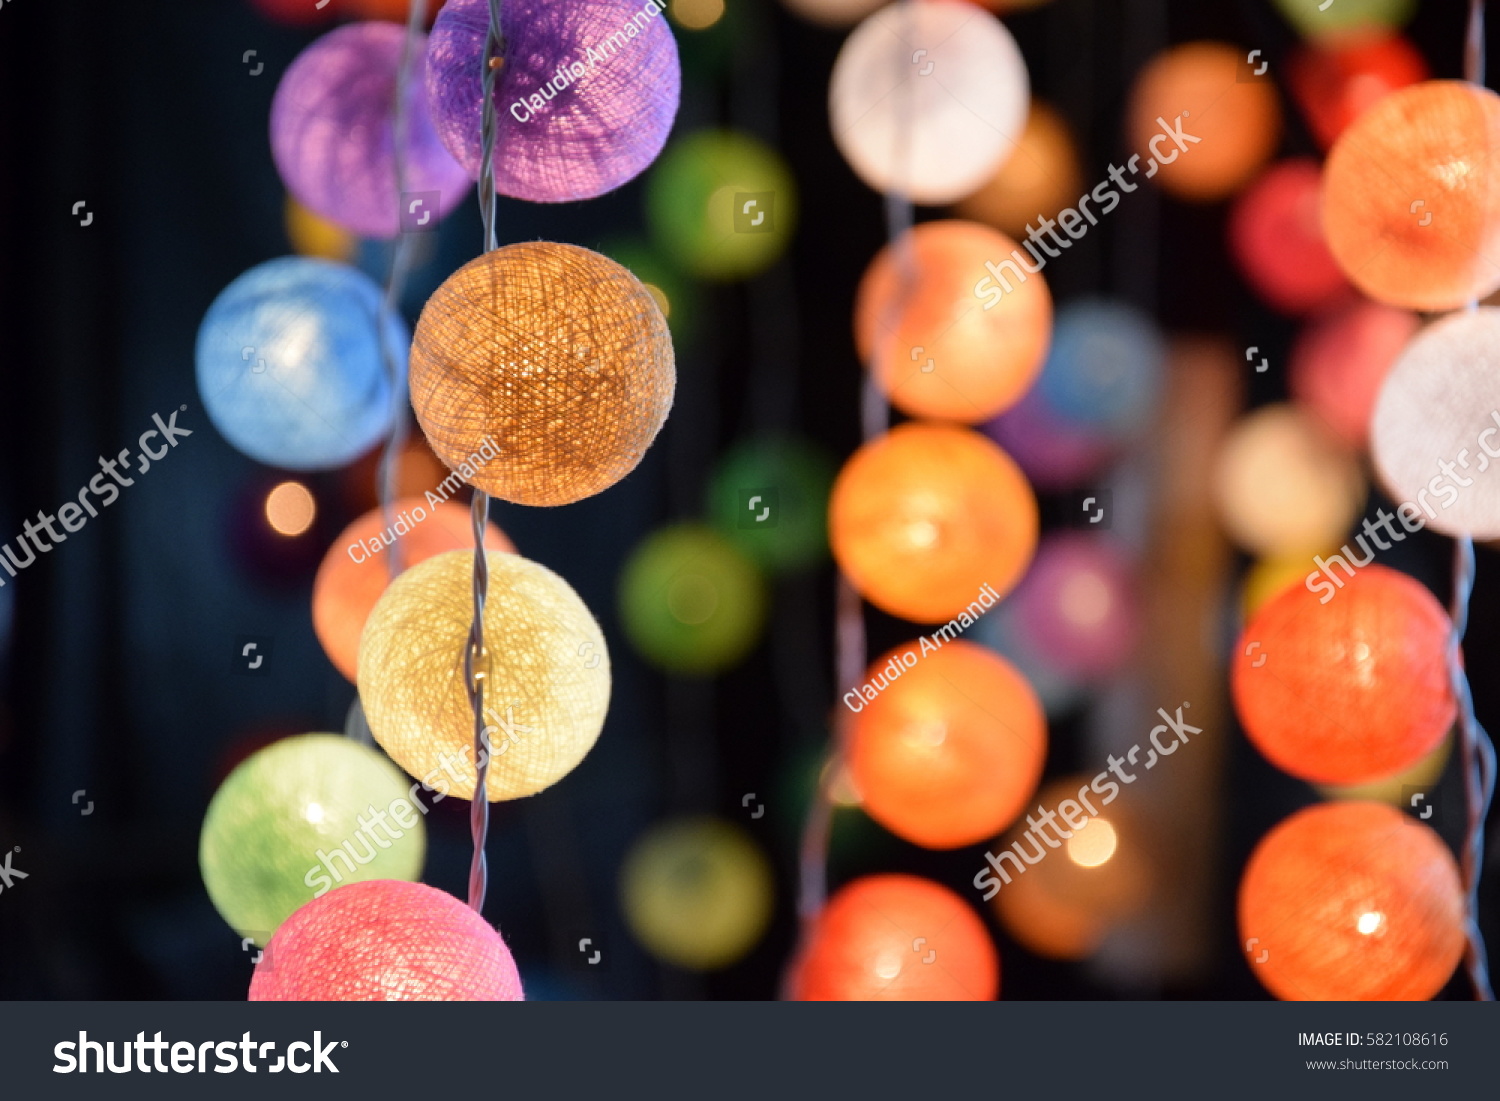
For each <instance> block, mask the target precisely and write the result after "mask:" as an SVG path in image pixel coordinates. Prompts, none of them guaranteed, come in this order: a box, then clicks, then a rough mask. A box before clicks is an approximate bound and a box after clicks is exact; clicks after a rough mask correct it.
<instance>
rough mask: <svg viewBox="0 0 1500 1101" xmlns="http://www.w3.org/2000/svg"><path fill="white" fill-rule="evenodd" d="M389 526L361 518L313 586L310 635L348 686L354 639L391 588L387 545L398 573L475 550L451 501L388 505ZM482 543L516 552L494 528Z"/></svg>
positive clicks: (463, 510) (353, 670)
mask: <svg viewBox="0 0 1500 1101" xmlns="http://www.w3.org/2000/svg"><path fill="white" fill-rule="evenodd" d="M390 525H391V526H389V527H388V526H387V523H386V518H385V514H384V512H383V511H382V510H381V509H378V508H377V509H375V510H373V511H371V512H367V513H365V514H364V515H363V516H361V517H360V518H359V519H358V520H356V521H354V523H352V524H350V525H349V526H348V527H347V528H345V529H344V530H343V531H342V532H340V533H339V537H338V538H337V539H335V540H334V541H333V545H332V546H331V547H329V548H328V553H327V554H326V555H324V557H323V564H322V565H320V566H319V567H318V576H317V578H316V579H315V580H314V581H313V595H312V617H313V630H314V631H315V632H316V633H317V636H318V641H319V642H320V643H322V644H323V652H324V653H326V654H327V655H328V660H329V661H331V662H333V664H334V666H335V668H337V669H338V671H339V672H340V673H342V674H344V676H345V677H347V678H348V679H349V680H350V681H353V680H355V678H356V677H357V675H358V671H359V637H360V635H361V634H362V633H363V631H364V629H365V620H367V619H369V618H370V609H371V608H373V607H375V602H376V601H377V600H379V599H380V595H381V594H382V593H383V592H385V589H386V586H387V585H389V584H390V580H391V572H390V570H391V568H390V553H391V552H390V550H389V547H390V546H391V544H392V543H396V544H398V545H399V558H400V562H401V568H402V569H406V568H408V567H410V566H415V565H416V564H417V563H418V562H425V561H426V560H427V559H429V558H431V557H432V556H433V555H435V554H443V553H444V552H446V551H451V550H464V549H465V548H471V547H473V545H474V535H473V528H472V526H471V525H470V522H469V509H468V506H466V505H460V504H455V503H454V502H452V501H441V502H438V503H436V504H434V503H432V502H430V501H427V500H425V499H424V498H422V497H408V498H404V499H402V500H399V501H396V502H394V503H393V504H392V505H391V521H390ZM484 542H485V546H486V547H488V548H489V549H490V550H498V551H514V550H515V547H513V546H511V543H510V540H509V539H507V538H506V537H505V536H504V535H502V534H501V533H500V529H499V528H497V527H496V526H495V525H494V524H490V525H488V529H487V531H486V533H485V540H484Z"/></svg>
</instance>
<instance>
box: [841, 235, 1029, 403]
mask: <svg viewBox="0 0 1500 1101" xmlns="http://www.w3.org/2000/svg"><path fill="white" fill-rule="evenodd" d="M904 248H909V249H910V250H911V252H910V256H911V263H912V268H913V270H912V271H911V274H910V277H909V280H910V281H909V282H908V279H907V277H905V276H904V274H903V270H902V264H903V263H904V259H903V251H902V250H903V249H904ZM1016 248H1017V245H1016V243H1015V242H1014V241H1012V240H1011V239H1010V238H1009V237H1006V236H1005V235H1004V234H1003V233H1000V232H998V231H996V230H993V229H990V228H988V227H987V226H981V225H979V224H977V223H975V222H961V221H944V222H927V223H924V224H923V225H920V226H917V227H916V228H915V229H912V230H909V231H908V233H907V235H906V236H905V237H904V239H902V240H898V241H896V242H895V243H894V244H891V245H888V246H886V247H885V248H884V249H882V250H881V251H880V253H879V254H878V255H877V256H876V257H875V259H874V261H873V262H872V263H871V264H870V266H869V268H868V269H867V270H866V271H865V275H864V278H863V279H862V280H861V281H860V285H859V292H858V295H857V296H856V298H855V305H854V339H855V343H856V344H857V345H858V348H859V355H860V358H861V359H862V360H864V362H865V363H866V364H868V365H869V366H870V368H871V370H872V371H873V372H874V377H875V381H876V382H877V383H878V384H879V386H880V388H881V390H882V391H884V392H885V393H886V394H887V395H889V397H890V399H891V402H892V403H893V404H894V405H895V406H896V407H897V408H898V409H900V410H901V411H902V412H905V413H909V414H910V415H912V416H914V417H931V418H934V419H939V420H955V421H962V422H964V423H965V424H976V423H978V422H980V421H986V420H989V419H990V418H991V417H993V416H995V415H996V414H997V413H1000V412H1002V411H1004V410H1005V409H1008V408H1010V406H1012V405H1014V404H1015V403H1016V402H1017V401H1018V400H1019V399H1020V397H1021V395H1022V394H1023V393H1025V392H1026V390H1027V388H1028V387H1030V385H1031V384H1032V382H1033V381H1034V380H1035V379H1036V376H1037V374H1038V373H1039V372H1040V371H1041V369H1042V362H1043V360H1044V359H1045V358H1046V355H1047V343H1048V340H1049V338H1050V336H1051V330H1052V295H1051V293H1050V292H1049V291H1048V290H1047V284H1046V281H1045V280H1044V279H1043V278H1042V275H1041V272H1039V271H1038V272H1036V273H1034V274H1026V273H1025V272H1024V271H1018V272H1017V273H1015V274H1011V273H1010V269H1009V268H1006V269H1003V271H1004V274H1005V275H1006V277H1007V278H1008V279H1009V281H1010V285H1011V288H1012V289H1011V290H1010V292H1009V293H1001V290H1000V288H999V287H997V286H995V283H994V281H993V280H986V281H987V282H989V284H990V286H991V287H993V288H994V294H993V296H992V297H991V298H990V299H989V300H987V301H984V302H981V301H979V300H977V299H976V297H975V295H976V293H977V291H976V284H977V283H978V282H980V281H981V279H980V277H982V276H983V275H984V273H985V264H986V262H991V263H996V264H998V263H999V261H1001V260H1004V259H1006V258H1007V257H1009V256H1010V254H1011V252H1012V251H1014V250H1015V249H1016ZM1021 255H1022V256H1023V257H1026V256H1027V253H1026V252H1024V251H1022V252H1021ZM1027 258H1028V260H1030V257H1027ZM1031 263H1032V266H1035V261H1031ZM1011 266H1014V262H1012V265H1011ZM1021 280H1024V282H1022V281H1021ZM991 307H994V308H991Z"/></svg>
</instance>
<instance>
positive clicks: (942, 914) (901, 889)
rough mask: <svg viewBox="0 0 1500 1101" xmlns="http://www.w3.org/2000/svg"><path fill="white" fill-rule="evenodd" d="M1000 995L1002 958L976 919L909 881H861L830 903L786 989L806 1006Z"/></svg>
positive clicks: (958, 903)
mask: <svg viewBox="0 0 1500 1101" xmlns="http://www.w3.org/2000/svg"><path fill="white" fill-rule="evenodd" d="M999 993H1000V957H999V954H998V953H997V952H996V951H995V946H994V944H993V943H992V942H991V941H990V936H989V933H988V932H986V930H985V927H984V922H983V921H981V920H980V918H979V915H978V914H976V913H975V912H974V911H973V909H972V908H970V906H969V904H968V903H966V902H965V901H964V900H963V899H961V898H959V896H958V895H956V894H954V893H953V892H952V891H950V890H948V888H946V887H943V886H940V885H938V884H936V883H933V882H932V881H931V880H928V879H919V878H917V877H916V876H910V875H874V876H867V877H866V878H864V879H857V880H855V881H854V882H853V883H850V884H847V885H846V886H844V887H843V888H842V889H841V890H840V891H839V892H838V893H837V894H835V895H834V896H833V898H831V899H829V901H828V904H827V905H826V906H825V907H824V908H823V911H822V912H821V913H820V914H819V915H818V917H817V919H816V923H815V925H814V928H813V931H812V935H811V937H810V938H809V940H808V943H807V945H806V947H805V949H804V951H803V954H802V956H801V958H800V959H799V960H798V961H797V963H796V965H795V967H794V973H793V976H792V983H791V994H792V997H793V998H794V999H795V1000H797V1001H806V1002H827V1001H837V1002H861V1001H885V1002H896V1001H902V1002H922V1001H934V1002H936V1001H981V1002H982V1001H991V1000H993V999H994V998H996V997H997V996H998V995H999Z"/></svg>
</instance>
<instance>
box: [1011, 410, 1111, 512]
mask: <svg viewBox="0 0 1500 1101" xmlns="http://www.w3.org/2000/svg"><path fill="white" fill-rule="evenodd" d="M982 429H983V431H984V433H985V435H987V436H989V438H990V439H992V440H994V441H995V442H996V443H997V444H999V445H1000V446H1001V448H1003V449H1004V450H1005V452H1006V454H1008V455H1010V457H1011V458H1013V459H1015V461H1016V464H1017V465H1018V466H1020V468H1021V470H1022V472H1024V473H1025V475H1026V478H1027V480H1028V481H1030V482H1031V484H1032V485H1033V486H1035V487H1036V488H1037V489H1039V490H1043V491H1046V490H1057V489H1068V488H1070V487H1072V486H1076V485H1079V484H1080V483H1082V482H1084V481H1087V480H1088V479H1089V478H1091V477H1093V476H1094V475H1096V474H1098V473H1099V472H1100V471H1101V470H1103V469H1104V468H1105V467H1106V466H1108V465H1109V464H1110V461H1111V460H1112V459H1113V458H1114V457H1115V454H1116V446H1115V443H1114V441H1113V440H1111V439H1110V438H1109V437H1108V436H1107V435H1105V434H1104V433H1103V432H1102V431H1100V430H1099V429H1098V428H1095V427H1084V426H1081V425H1078V424H1074V423H1071V422H1069V421H1067V420H1064V419H1063V418H1062V416H1061V415H1059V414H1058V413H1056V412H1055V411H1054V410H1053V409H1052V408H1051V406H1049V405H1048V404H1047V403H1046V401H1045V400H1044V399H1043V398H1042V396H1041V395H1040V394H1039V393H1038V392H1037V391H1036V389H1035V388H1033V389H1032V390H1030V391H1029V392H1028V393H1027V394H1026V396H1025V397H1023V398H1022V399H1021V400H1020V401H1019V402H1018V403H1017V404H1016V405H1014V406H1012V407H1011V408H1010V409H1007V410H1006V411H1005V412H1004V413H1001V414H1000V415H999V416H998V417H996V418H995V419H994V420H992V421H989V422H988V423H986V424H984V425H983V426H982Z"/></svg>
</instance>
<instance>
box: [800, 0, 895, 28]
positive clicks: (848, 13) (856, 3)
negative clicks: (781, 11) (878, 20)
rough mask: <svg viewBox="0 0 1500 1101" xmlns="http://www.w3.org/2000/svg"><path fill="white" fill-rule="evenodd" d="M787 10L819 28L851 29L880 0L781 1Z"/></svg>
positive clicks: (878, 3) (879, 2)
mask: <svg viewBox="0 0 1500 1101" xmlns="http://www.w3.org/2000/svg"><path fill="white" fill-rule="evenodd" d="M783 2H784V3H785V4H786V6H787V9H788V10H789V11H791V12H793V13H795V14H796V15H800V16H801V17H802V18H803V19H806V20H807V21H808V22H809V23H816V24H817V25H818V26H820V27H832V28H837V27H852V26H854V24H856V23H858V22H859V21H860V20H861V19H863V18H864V17H865V16H867V15H869V14H870V13H871V12H872V11H874V10H875V9H876V8H878V7H880V5H881V0H783Z"/></svg>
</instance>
